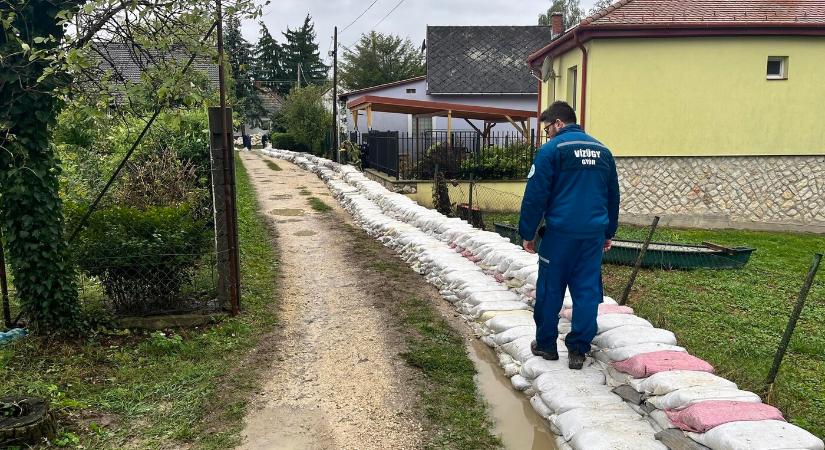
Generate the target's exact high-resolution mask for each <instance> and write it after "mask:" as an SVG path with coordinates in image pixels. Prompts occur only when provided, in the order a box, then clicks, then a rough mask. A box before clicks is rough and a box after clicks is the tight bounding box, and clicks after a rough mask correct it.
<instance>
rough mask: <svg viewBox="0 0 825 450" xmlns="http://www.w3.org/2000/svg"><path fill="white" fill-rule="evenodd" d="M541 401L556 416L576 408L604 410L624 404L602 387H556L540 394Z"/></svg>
mask: <svg viewBox="0 0 825 450" xmlns="http://www.w3.org/2000/svg"><path fill="white" fill-rule="evenodd" d="M534 385H535V381H534ZM541 399H542V400H544V403H545V404H547V406H549V407H550V409H552V410H553V412H555V413H556V414H564V413H566V412H567V411H570V410H571V409H577V408H606V407H609V406H613V405H620V404H622V403H624V402H623V401H622V399H621V398H619V396H618V395H615V394H613V393H612V392H610V389H609V388H608V387H607V386H602V385H577V386H574V385H570V384H568V385H561V386H556V387H554V388H552V389H549V390H547V391H545V392H542V394H541Z"/></svg>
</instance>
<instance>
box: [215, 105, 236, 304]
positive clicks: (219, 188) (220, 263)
mask: <svg viewBox="0 0 825 450" xmlns="http://www.w3.org/2000/svg"><path fill="white" fill-rule="evenodd" d="M231 118H232V109H231V108H226V122H229V123H232V122H231V121H230V120H231ZM226 122H225V121H224V120H222V119H221V108H218V107H210V108H209V129H210V131H211V133H210V136H211V141H210V153H211V155H210V162H211V166H212V167H211V169H212V199H213V212H214V214H215V217H214V218H215V257H216V266H217V272H218V286H217V290H218V303H219V304H220V305H221V307H222V308H225V309H230V310H232V311H233V312H236V311H237V309H236V308H237V307H238V306H239V305H238V298H235V294H237V295H239V294H240V292H236V289H233V285H234V284H235V281H236V279H235V277H234V276H233V275H234V274H235V268H234V267H233V266H234V264H235V261H234V259H233V258H232V255H233V254H235V253H234V251H235V250H236V249H233V248H232V245H231V242H232V236H231V235H230V233H232V229H231V222H232V221H233V220H234V217H233V213H232V211H231V210H230V209H229V208H230V206H229V204H228V200H229V199H228V198H227V197H228V196H231V195H234V190H232V191H228V188H234V186H229V185H230V184H231V182H232V180H231V179H230V176H229V173H230V172H229V169H230V168H232V169H233V168H234V165H233V164H232V163H234V161H229V160H227V158H232V157H234V153H235V152H234V151H232V149H231V148H230V149H229V151H228V152H224V145H225V144H224V142H225V141H224V124H225V123H226ZM227 154H228V156H227ZM238 274H239V272H238Z"/></svg>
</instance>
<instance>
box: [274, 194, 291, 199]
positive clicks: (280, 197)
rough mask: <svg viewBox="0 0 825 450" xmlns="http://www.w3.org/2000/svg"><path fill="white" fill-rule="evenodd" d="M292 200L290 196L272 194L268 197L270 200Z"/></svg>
mask: <svg viewBox="0 0 825 450" xmlns="http://www.w3.org/2000/svg"><path fill="white" fill-rule="evenodd" d="M290 198H292V194H274V195H270V196H269V199H270V200H286V199H290Z"/></svg>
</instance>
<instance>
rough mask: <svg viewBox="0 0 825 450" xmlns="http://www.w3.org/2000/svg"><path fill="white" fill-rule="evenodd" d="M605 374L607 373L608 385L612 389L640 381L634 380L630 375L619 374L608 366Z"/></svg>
mask: <svg viewBox="0 0 825 450" xmlns="http://www.w3.org/2000/svg"><path fill="white" fill-rule="evenodd" d="M605 372H606V373H607V384H608V386H612V387H616V386H622V385H625V384H630V383H631V382H636V381H638V380H639V378H634V377H633V376H631V375H630V374H628V373H624V372H619V371H618V370H616V369H615V368H614V367H613V366H612V365H608V366H607V368H606V369H605ZM642 379H643V378H642Z"/></svg>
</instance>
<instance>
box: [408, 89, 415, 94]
mask: <svg viewBox="0 0 825 450" xmlns="http://www.w3.org/2000/svg"><path fill="white" fill-rule="evenodd" d="M407 93H408V94H415V89H407Z"/></svg>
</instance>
